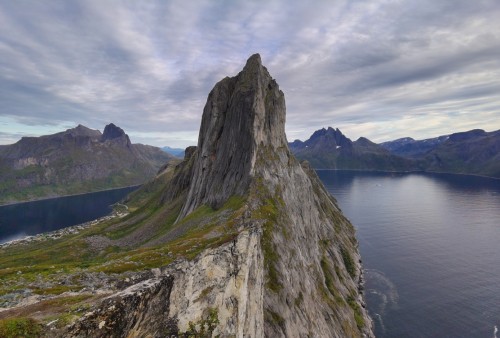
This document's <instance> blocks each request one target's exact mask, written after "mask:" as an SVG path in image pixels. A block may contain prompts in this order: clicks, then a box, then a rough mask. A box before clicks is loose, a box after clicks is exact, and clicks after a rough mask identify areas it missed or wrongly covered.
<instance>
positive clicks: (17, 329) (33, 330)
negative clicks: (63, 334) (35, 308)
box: [0, 318, 42, 338]
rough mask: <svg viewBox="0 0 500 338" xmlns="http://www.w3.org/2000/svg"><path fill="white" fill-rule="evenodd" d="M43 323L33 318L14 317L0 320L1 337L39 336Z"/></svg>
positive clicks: (28, 337)
mask: <svg viewBox="0 0 500 338" xmlns="http://www.w3.org/2000/svg"><path fill="white" fill-rule="evenodd" d="M41 333H42V328H41V325H40V324H38V323H37V322H36V321H35V320H34V319H31V318H14V319H3V320H0V337H2V338H21V337H22V338H31V337H33V338H34V337H39V336H40V334H41Z"/></svg>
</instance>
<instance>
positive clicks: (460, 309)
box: [317, 170, 500, 338]
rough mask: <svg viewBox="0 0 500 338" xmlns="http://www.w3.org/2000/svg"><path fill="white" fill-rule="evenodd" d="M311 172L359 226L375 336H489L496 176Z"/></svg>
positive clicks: (493, 306)
mask: <svg viewBox="0 0 500 338" xmlns="http://www.w3.org/2000/svg"><path fill="white" fill-rule="evenodd" d="M317 172H318V175H319V177H320V178H321V180H322V181H323V183H324V184H325V186H326V188H327V189H328V190H329V191H330V193H331V194H332V195H333V196H334V197H335V198H336V199H337V201H338V203H339V205H340V207H341V209H342V210H343V212H344V214H345V215H346V216H347V217H348V218H349V219H350V220H351V222H352V223H353V224H354V226H355V227H356V230H357V238H358V240H359V244H360V251H361V256H362V258H363V265H364V269H365V277H366V285H365V292H366V294H365V295H366V300H367V306H368V310H369V312H370V314H371V316H372V318H373V319H374V323H375V332H376V336H377V337H391V338H392V337H487V338H491V337H496V327H497V326H500V264H499V263H500V251H499V250H498V247H499V243H500V181H499V180H494V179H488V178H482V177H474V176H464V175H449V174H421V173H410V174H405V173H374V172H357V171H326V170H318V171H317Z"/></svg>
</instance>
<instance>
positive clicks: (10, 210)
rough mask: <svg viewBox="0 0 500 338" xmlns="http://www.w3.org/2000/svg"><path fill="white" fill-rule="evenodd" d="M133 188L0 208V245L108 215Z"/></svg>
mask: <svg viewBox="0 0 500 338" xmlns="http://www.w3.org/2000/svg"><path fill="white" fill-rule="evenodd" d="M135 189H137V186H135V187H126V188H119V189H112V190H105V191H99V192H94V193H89V194H81V195H73V196H64V197H58V198H51V199H45V200H40V201H33V202H24V203H16V204H10V205H4V206H0V243H4V242H8V241H10V240H14V239H19V238H23V237H25V236H31V235H36V234H40V233H43V232H49V231H54V230H59V229H62V228H66V227H68V226H72V225H76V224H81V223H85V222H88V221H91V220H94V219H97V218H99V217H102V216H105V215H107V214H109V213H111V211H112V208H111V205H112V204H114V203H116V202H118V201H120V200H122V199H123V198H124V197H125V196H126V195H127V194H129V193H130V192H132V191H134V190H135Z"/></svg>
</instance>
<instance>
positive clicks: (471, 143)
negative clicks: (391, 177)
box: [423, 129, 500, 178]
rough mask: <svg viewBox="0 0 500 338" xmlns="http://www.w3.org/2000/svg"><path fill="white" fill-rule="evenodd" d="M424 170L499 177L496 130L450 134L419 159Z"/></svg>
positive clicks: (499, 137)
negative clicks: (423, 165) (423, 164)
mask: <svg viewBox="0 0 500 338" xmlns="http://www.w3.org/2000/svg"><path fill="white" fill-rule="evenodd" d="M423 160H424V161H425V168H426V170H428V171H437V172H450V173H460V174H475V175H485V176H491V177H497V178H500V131H496V132H490V133H487V132H485V131H484V130H480V129H475V130H470V131H467V132H461V133H455V134H451V135H450V136H449V138H447V140H446V141H444V142H442V143H440V144H439V145H438V146H437V147H435V148H434V149H432V150H431V151H429V152H427V153H426V154H425V156H424V158H423Z"/></svg>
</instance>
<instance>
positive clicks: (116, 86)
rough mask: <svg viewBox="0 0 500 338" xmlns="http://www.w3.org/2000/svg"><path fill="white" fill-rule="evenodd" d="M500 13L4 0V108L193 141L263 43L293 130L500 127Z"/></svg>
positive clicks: (380, 132)
mask: <svg viewBox="0 0 500 338" xmlns="http://www.w3.org/2000/svg"><path fill="white" fill-rule="evenodd" d="M499 16H500V4H498V2H497V1H494V0H492V1H475V2H470V1H465V0H463V1H457V0H454V1H452V0H449V1H446V0H443V1H439V2H436V1H430V0H428V1H421V2H414V1H409V0H408V1H390V0H378V1H335V2H332V1H323V0H317V1H313V2H302V1H292V2H290V1H284V0H277V1H208V0H204V1H196V2H189V1H140V2H124V1H106V2H102V1H71V2H63V1H61V2H57V1H56V2H51V3H50V4H47V3H41V2H40V3H37V2H29V3H27V2H18V1H15V2H2V3H0V52H1V53H2V59H1V60H0V70H1V71H0V101H1V102H2V106H1V107H0V117H2V116H4V117H5V116H9V118H11V119H13V120H15V121H16V124H13V125H12V126H11V127H9V128H10V129H11V130H10V131H9V135H23V134H27V133H32V132H33V131H32V129H30V128H31V127H30V128H27V127H26V126H27V125H39V126H40V127H39V129H38V130H39V134H42V133H44V132H46V131H47V129H44V127H43V125H44V124H47V123H48V124H50V125H66V124H67V123H68V122H72V123H74V124H75V125H76V124H78V123H82V124H85V125H87V126H89V127H90V128H95V129H102V128H103V126H104V124H106V123H109V122H114V123H116V124H117V125H119V126H121V127H122V128H124V129H125V131H126V132H128V133H129V134H131V135H137V138H138V141H139V140H140V142H143V143H149V144H154V145H164V144H163V143H161V142H172V143H168V145H171V146H186V145H188V144H193V143H196V142H192V141H193V140H196V138H197V135H198V128H199V124H200V118H201V113H202V109H203V105H204V103H205V100H206V97H207V95H208V92H209V91H210V89H211V88H212V87H213V85H214V84H215V83H216V82H217V81H219V80H220V79H221V78H223V77H224V76H233V75H235V74H236V73H237V72H238V71H239V70H240V69H241V68H242V66H243V65H244V63H245V61H246V58H247V57H248V56H249V55H251V54H253V53H255V52H259V53H261V55H262V58H263V62H264V64H265V65H266V66H267V67H268V69H269V71H270V73H271V74H272V75H273V76H274V77H275V78H276V79H277V81H278V83H279V84H280V87H281V89H282V90H284V92H285V96H286V101H287V112H288V116H287V131H288V134H289V139H290V140H293V139H295V138H302V139H304V138H307V137H308V136H309V135H310V134H311V133H312V132H313V131H314V130H316V129H319V128H321V127H325V126H329V125H331V126H335V127H339V128H341V129H345V130H343V131H344V132H345V133H346V134H347V136H349V137H351V138H357V137H359V136H365V137H368V138H371V139H373V140H375V141H378V140H387V139H391V138H396V137H400V136H413V137H415V136H417V137H418V136H419V135H422V137H431V136H437V135H439V134H447V133H451V132H454V131H459V130H466V129H471V128H478V127H479V128H484V129H487V130H492V129H499V128H500V118H499V117H500V108H499V107H500V94H498V93H499V89H500V76H499V75H500V60H498V55H499V54H500V22H499V20H498V17H499ZM305 117H307V118H305ZM14 126H15V128H17V129H16V130H12V129H13V128H14ZM4 128H5V127H3V126H1V125H0V132H3V133H4V134H5V133H7V131H6V130H5V129H4ZM159 133H160V134H162V135H165V136H164V137H160V136H159ZM350 133H352V135H351V134H350ZM363 133H364V134H363ZM405 133H406V134H405ZM148 135H149V136H148ZM5 140H6V138H2V140H0V142H5Z"/></svg>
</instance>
